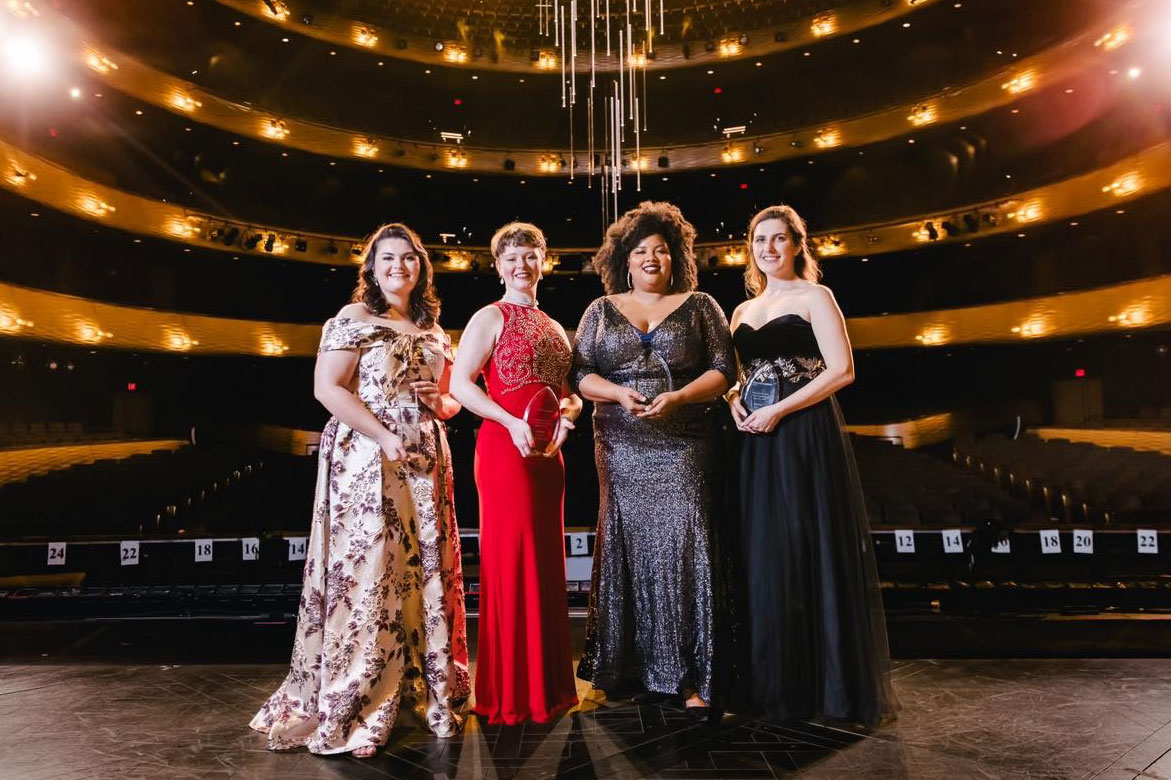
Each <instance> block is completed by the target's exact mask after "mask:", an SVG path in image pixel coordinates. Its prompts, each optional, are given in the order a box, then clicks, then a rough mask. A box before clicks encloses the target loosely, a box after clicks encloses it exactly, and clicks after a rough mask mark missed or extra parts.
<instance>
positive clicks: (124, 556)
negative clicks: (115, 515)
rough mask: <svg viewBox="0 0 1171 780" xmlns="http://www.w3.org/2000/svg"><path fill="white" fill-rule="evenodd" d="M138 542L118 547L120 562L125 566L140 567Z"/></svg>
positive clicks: (124, 543)
mask: <svg viewBox="0 0 1171 780" xmlns="http://www.w3.org/2000/svg"><path fill="white" fill-rule="evenodd" d="M138 550H139V546H138V542H136V541H132V542H122V544H121V545H119V547H118V561H119V563H121V564H122V565H123V566H137V565H138Z"/></svg>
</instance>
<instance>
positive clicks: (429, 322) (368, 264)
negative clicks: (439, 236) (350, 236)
mask: <svg viewBox="0 0 1171 780" xmlns="http://www.w3.org/2000/svg"><path fill="white" fill-rule="evenodd" d="M387 238H401V239H402V240H404V241H406V242H407V243H408V244H410V245H411V250H412V251H413V252H414V253H415V254H417V255H418V256H419V280H418V281H417V282H415V288H414V289H413V290H411V294H410V295H409V296H408V297H407V308H408V312H407V313H408V314H409V315H410V318H411V322H413V323H415V327H417V328H430V327H433V326H434V325H435V323H436V322H438V321H439V296H438V295H436V293H435V285H434V279H435V271H434V269H433V268H432V267H431V256H430V255H428V254H427V248H426V247H425V246H423V241H422V239H420V238H419V235H418V234H417V233H416V232H415V231H413V230H411V229H410V228H409V227H407V226H406V225H404V224H402V223H401V222H390V223H387V224H385V225H383V226H381V227H380V228H378V229H377V230H375V231H374V233H373V234H372V235H371V236H370V238H368V239H367V240H366V247H365V249H363V250H362V267H361V269H360V270H359V271H358V286H357V287H355V288H354V294H353V296H352V297H351V298H350V300H351V301H352V302H354V303H361V304H363V305H365V307H366V310H367V311H369V312H370V313H371V314H375V315H378V316H381V315H383V314H385V313H386V312H387V310H388V309H389V308H390V305H389V304H388V303H387V302H386V298H384V297H383V295H382V289H381V288H380V287H379V286H378V280H377V279H375V278H374V255H375V253H376V252H377V251H378V242H379V241H382V240H384V239H387Z"/></svg>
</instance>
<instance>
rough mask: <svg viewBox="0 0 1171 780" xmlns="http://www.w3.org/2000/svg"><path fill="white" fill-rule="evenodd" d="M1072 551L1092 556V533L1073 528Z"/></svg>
mask: <svg viewBox="0 0 1171 780" xmlns="http://www.w3.org/2000/svg"><path fill="white" fill-rule="evenodd" d="M1073 551H1074V552H1075V553H1081V554H1082V555H1093V554H1094V532H1093V531H1090V530H1088V529H1086V530H1083V529H1080V528H1075V529H1074V531H1073Z"/></svg>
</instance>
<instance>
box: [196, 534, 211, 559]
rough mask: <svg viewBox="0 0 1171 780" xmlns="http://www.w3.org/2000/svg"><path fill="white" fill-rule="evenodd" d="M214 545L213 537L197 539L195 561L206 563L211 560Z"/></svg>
mask: <svg viewBox="0 0 1171 780" xmlns="http://www.w3.org/2000/svg"><path fill="white" fill-rule="evenodd" d="M212 550H213V545H212V543H211V539H196V540H195V562H196V563H206V562H207V561H210V560H211V556H212Z"/></svg>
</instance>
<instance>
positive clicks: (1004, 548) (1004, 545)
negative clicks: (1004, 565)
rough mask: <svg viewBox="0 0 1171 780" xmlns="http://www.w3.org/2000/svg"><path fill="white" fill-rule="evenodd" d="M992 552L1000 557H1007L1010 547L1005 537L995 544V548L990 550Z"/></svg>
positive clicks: (1010, 550)
mask: <svg viewBox="0 0 1171 780" xmlns="http://www.w3.org/2000/svg"><path fill="white" fill-rule="evenodd" d="M992 552H994V553H998V554H1000V555H1008V554H1009V553H1011V552H1012V545H1010V544H1009V541H1008V537H1007V536H1006V537H1004V538H1003V539H1001V540H1000V541H999V542H997V543H996V546H995V547H993V548H992Z"/></svg>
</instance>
